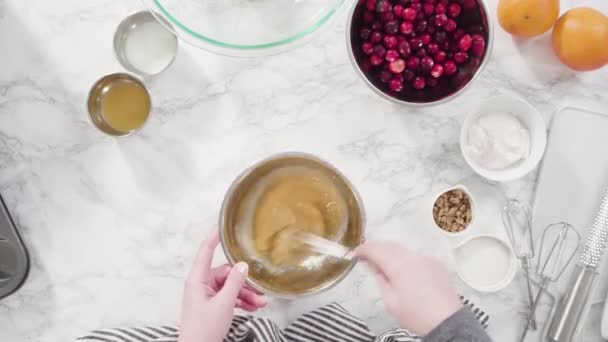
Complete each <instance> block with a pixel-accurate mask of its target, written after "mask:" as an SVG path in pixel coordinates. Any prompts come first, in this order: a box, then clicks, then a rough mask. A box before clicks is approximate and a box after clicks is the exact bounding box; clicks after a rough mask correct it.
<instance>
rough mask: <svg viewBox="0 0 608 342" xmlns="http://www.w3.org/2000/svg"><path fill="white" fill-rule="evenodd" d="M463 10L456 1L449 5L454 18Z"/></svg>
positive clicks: (450, 13) (449, 12)
mask: <svg viewBox="0 0 608 342" xmlns="http://www.w3.org/2000/svg"><path fill="white" fill-rule="evenodd" d="M461 11H462V9H461V8H460V5H459V4H458V3H456V2H452V3H451V4H450V7H448V15H449V16H450V17H452V18H456V17H457V16H459V15H460V12H461Z"/></svg>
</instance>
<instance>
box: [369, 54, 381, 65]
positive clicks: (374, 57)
mask: <svg viewBox="0 0 608 342" xmlns="http://www.w3.org/2000/svg"><path fill="white" fill-rule="evenodd" d="M369 63H370V64H371V65H373V66H379V65H381V64H382V63H384V61H383V58H382V57H380V56H378V55H376V54H373V55H371V56H369Z"/></svg>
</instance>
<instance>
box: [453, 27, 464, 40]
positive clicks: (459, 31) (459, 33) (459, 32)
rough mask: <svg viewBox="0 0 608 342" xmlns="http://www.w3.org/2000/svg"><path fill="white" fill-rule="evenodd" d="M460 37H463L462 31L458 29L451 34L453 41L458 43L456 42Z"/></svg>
mask: <svg viewBox="0 0 608 342" xmlns="http://www.w3.org/2000/svg"><path fill="white" fill-rule="evenodd" d="M462 36H464V30H463V29H462V28H460V27H459V28H457V29H456V31H454V33H453V37H454V40H455V41H458V40H460V38H462Z"/></svg>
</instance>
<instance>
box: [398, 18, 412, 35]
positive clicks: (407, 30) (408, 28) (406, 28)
mask: <svg viewBox="0 0 608 342" xmlns="http://www.w3.org/2000/svg"><path fill="white" fill-rule="evenodd" d="M399 29H400V31H401V33H403V34H411V33H412V32H414V24H412V22H411V21H404V22H402V23H401V27H400V28H399Z"/></svg>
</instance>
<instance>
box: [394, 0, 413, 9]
mask: <svg viewBox="0 0 608 342" xmlns="http://www.w3.org/2000/svg"><path fill="white" fill-rule="evenodd" d="M411 2H412V1H411V0H397V3H398V4H399V5H401V6H403V8H405V7H407V6H409V5H410V3H411Z"/></svg>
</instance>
